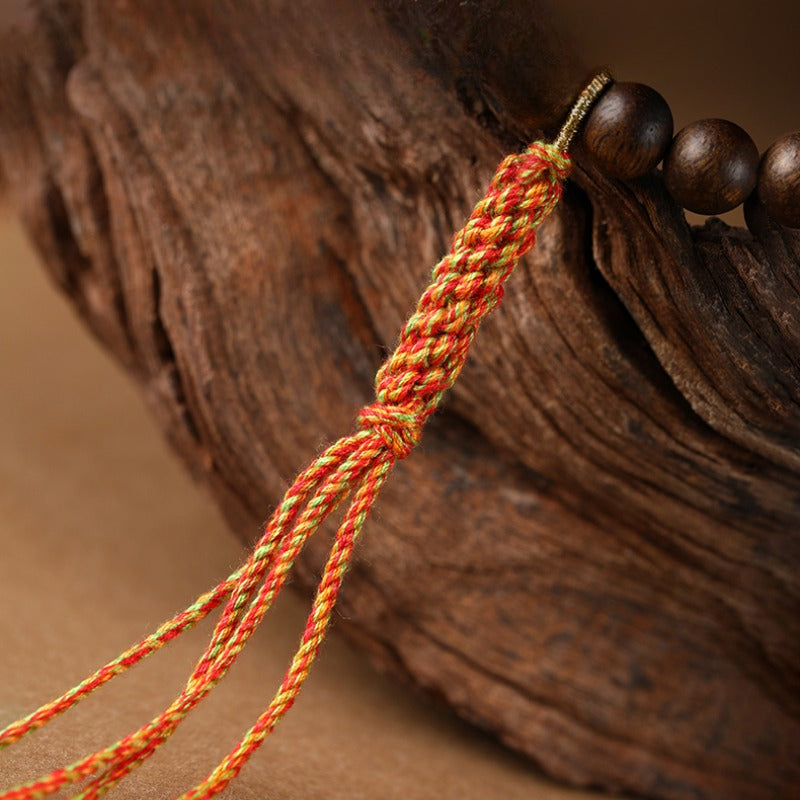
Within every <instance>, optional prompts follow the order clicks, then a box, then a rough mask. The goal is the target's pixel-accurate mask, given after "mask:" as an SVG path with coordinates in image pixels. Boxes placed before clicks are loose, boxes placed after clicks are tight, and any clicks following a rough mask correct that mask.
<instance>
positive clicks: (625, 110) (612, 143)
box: [583, 83, 800, 228]
mask: <svg viewBox="0 0 800 800" xmlns="http://www.w3.org/2000/svg"><path fill="white" fill-rule="evenodd" d="M672 132H673V123H672V112H671V111H670V108H669V105H668V104H667V101H666V100H665V99H664V98H663V97H662V96H661V95H660V94H659V93H658V92H657V91H656V90H655V89H652V88H651V87H649V86H645V85H644V84H641V83H614V84H612V85H611V86H609V87H608V88H607V89H606V90H605V92H604V93H603V94H602V96H601V97H600V98H599V99H598V101H597V103H596V104H595V105H594V107H593V108H592V111H591V113H590V114H589V116H588V118H587V120H586V123H585V127H584V131H583V145H584V149H585V151H586V153H587V155H588V157H589V160H590V161H591V163H592V164H594V165H595V166H597V167H598V168H599V169H600V170H601V171H602V172H603V173H605V174H606V175H608V176H609V177H612V178H616V179H619V180H632V179H635V178H638V177H641V176H642V175H645V174H646V173H648V172H650V171H651V170H653V169H654V168H655V167H656V166H657V164H658V163H659V162H661V161H662V160H663V166H662V172H661V174H662V176H663V178H664V184H665V186H666V188H667V190H668V191H669V193H670V194H671V195H672V197H673V198H674V199H675V200H676V201H677V202H678V203H679V204H680V205H681V206H683V208H685V209H687V210H688V211H694V212H696V213H698V214H722V213H724V212H725V211H730V210H731V209H733V208H735V207H736V206H738V205H739V204H740V203H743V202H744V201H745V200H747V199H748V198H749V197H751V196H753V197H755V199H757V201H758V202H760V203H762V204H763V205H764V207H765V208H766V210H767V213H768V214H769V215H770V217H772V219H773V220H775V222H778V223H780V224H781V225H784V226H786V227H789V228H800V131H795V132H794V133H789V134H786V135H785V136H782V137H781V138H780V139H778V140H777V141H776V142H774V143H773V144H772V145H771V146H770V147H769V149H768V150H767V151H766V152H765V153H764V155H763V156H762V157H761V158H760V159H759V155H758V149H757V148H756V145H755V143H754V142H753V140H752V139H751V138H750V136H749V135H748V133H747V132H746V131H745V130H743V129H742V128H740V127H739V126H738V125H736V124H735V123H733V122H729V121H728V120H724V119H702V120H697V121H696V122H692V123H690V124H689V125H687V126H686V127H685V128H682V129H681V130H680V131H679V132H678V134H677V135H676V136H675V137H674V138H673V136H672Z"/></svg>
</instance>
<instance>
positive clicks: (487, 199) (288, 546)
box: [0, 142, 571, 800]
mask: <svg viewBox="0 0 800 800" xmlns="http://www.w3.org/2000/svg"><path fill="white" fill-rule="evenodd" d="M564 146H565V145H563V144H562V146H555V145H551V144H547V143H543V142H534V143H533V144H531V145H530V146H529V147H528V148H527V149H526V150H525V151H524V152H522V153H518V154H513V155H510V156H508V157H507V158H505V159H504V160H503V162H502V163H501V164H500V166H499V167H498V169H497V172H496V174H495V176H494V178H493V180H492V182H491V185H490V186H489V189H488V191H487V193H486V195H485V196H484V198H483V199H482V200H481V201H480V202H479V203H478V204H477V205H476V206H475V209H474V210H473V212H472V215H471V216H470V218H469V220H468V221H467V223H466V225H465V226H464V228H463V229H462V230H461V231H459V232H458V233H457V234H456V235H455V237H454V238H453V242H452V245H451V248H450V251H449V252H448V253H447V255H445V256H444V258H443V259H442V260H441V261H440V262H439V263H438V264H437V265H436V267H435V268H434V270H433V277H432V281H431V283H430V285H429V286H428V287H427V289H426V290H425V292H424V293H423V294H422V296H421V298H420V299H419V302H418V304H417V307H416V309H415V311H414V313H413V314H412V315H411V317H410V318H409V320H408V321H407V323H406V324H405V326H404V328H403V330H402V332H401V335H400V339H399V342H398V344H397V347H396V349H395V351H394V352H393V353H392V355H391V356H390V357H389V359H388V360H387V361H386V362H385V363H384V364H383V366H382V367H381V368H380V370H379V371H378V374H377V376H376V381H375V401H374V402H373V403H371V404H370V405H368V406H366V407H364V408H363V409H362V410H361V411H360V413H359V414H358V416H357V429H356V431H355V432H354V433H352V434H350V435H349V436H345V437H343V438H342V439H339V440H338V441H337V442H335V443H334V444H333V445H331V446H330V447H329V448H327V449H326V450H325V451H324V452H323V453H322V454H321V455H320V456H318V458H317V459H315V460H314V461H313V462H312V463H311V464H310V465H309V466H308V467H307V468H306V469H305V470H304V471H303V472H301V473H300V475H299V476H298V477H297V478H296V479H295V482H294V483H293V484H292V486H291V487H290V488H289V489H288V491H287V492H286V494H285V496H284V498H283V500H282V502H281V503H280V504H279V505H278V507H277V508H276V510H275V512H274V513H273V515H272V517H271V518H270V520H269V523H268V524H267V526H266V529H265V531H264V534H263V536H262V537H261V539H260V540H259V542H258V543H257V544H256V546H255V548H254V549H253V551H252V553H251V554H250V556H249V558H248V559H247V561H246V562H245V563H244V565H243V566H242V567H240V568H239V569H238V570H237V571H236V572H234V573H233V574H231V575H230V576H229V577H228V578H226V579H225V580H224V581H222V583H220V584H219V585H218V586H217V587H216V588H214V589H213V590H211V591H210V592H208V593H206V594H204V595H201V597H199V598H198V599H197V600H196V601H195V602H194V603H192V604H191V605H190V606H189V607H188V608H186V609H185V610H184V611H182V612H181V613H180V614H178V615H177V616H175V617H173V619H171V620H169V621H168V622H166V623H164V624H163V625H162V626H161V627H160V628H158V630H156V631H155V632H154V633H153V634H151V635H150V636H148V637H146V638H145V639H143V640H142V641H141V642H139V643H138V644H136V645H134V646H133V647H131V648H130V649H129V650H127V651H125V653H123V654H122V655H121V656H119V657H118V658H116V659H114V660H113V661H111V662H109V663H108V664H106V665H105V666H104V667H102V668H101V669H99V670H98V671H97V672H95V673H94V674H93V675H91V676H90V677H89V678H87V679H86V680H85V681H83V682H82V683H81V684H79V685H78V686H76V687H75V688H74V689H71V690H70V691H68V692H67V693H66V694H64V695H63V696H62V697H60V698H58V699H56V700H54V701H52V702H51V703H48V704H46V705H44V706H42V707H41V708H40V709H38V710H37V711H35V712H33V713H32V714H30V715H28V716H27V717H25V718H23V719H21V720H19V721H17V722H15V723H12V724H11V725H9V726H8V727H7V728H6V729H5V730H3V731H0V749H2V748H3V747H5V746H7V745H9V744H11V743H13V742H15V741H17V740H18V739H20V738H21V737H23V736H25V735H26V734H28V733H30V732H32V731H34V730H36V729H37V728H39V727H41V726H42V725H43V724H45V723H46V722H47V721H49V720H50V719H52V718H53V717H55V716H57V715H58V714H60V713H62V712H63V711H66V710H67V709H68V708H70V707H71V706H73V705H74V704H75V703H77V702H78V701H80V700H81V699H82V698H83V697H85V696H86V695H88V694H89V693H91V692H92V691H94V690H95V689H96V688H98V687H99V686H101V685H102V684H104V683H105V682H107V681H108V680H110V679H111V678H112V677H115V676H116V675H118V674H120V673H122V672H124V671H125V670H126V669H128V668H130V667H131V666H133V665H134V664H136V663H138V662H139V661H141V660H142V659H143V658H146V657H147V656H148V655H150V654H151V653H153V652H155V651H156V650H157V649H159V648H160V647H162V646H163V645H164V644H166V643H167V642H168V641H170V640H171V639H173V638H175V637H176V636H178V635H180V634H181V633H183V632H184V631H186V630H188V629H189V628H191V627H192V626H193V625H195V624H196V623H197V622H199V621H200V620H201V619H203V618H204V617H205V616H207V615H208V614H209V613H210V612H211V611H213V610H214V609H215V608H217V607H218V606H220V605H222V603H223V602H224V603H225V606H224V608H223V611H222V614H221V616H220V619H219V621H218V622H217V624H216V627H215V629H214V632H213V634H212V637H211V640H210V642H209V644H208V646H207V648H206V650H205V651H204V652H203V654H202V655H201V657H200V658H199V660H198V661H197V664H196V665H195V667H194V669H193V671H192V673H191V675H190V676H189V678H188V680H187V682H186V684H185V686H184V687H183V689H182V690H181V692H180V693H179V694H178V695H177V696H176V698H175V700H174V701H173V702H172V703H171V704H170V705H169V706H168V707H167V708H166V709H165V710H164V711H163V712H161V713H160V714H159V715H157V716H156V717H154V718H153V719H151V720H150V721H149V722H147V723H145V724H143V725H142V726H141V727H139V728H138V729H137V730H135V731H133V732H131V733H130V734H128V735H127V736H126V737H124V738H123V739H120V740H119V741H117V742H115V743H114V744H112V745H110V746H109V747H106V748H103V749H101V750H98V751H97V752H95V753H91V754H89V755H87V756H86V757H84V758H82V759H80V760H78V761H76V762H74V763H73V764H70V765H67V766H65V767H61V768H58V769H54V770H53V771H52V772H50V773H48V774H47V775H44V776H43V777H41V778H39V779H37V780H33V781H31V782H29V783H26V784H23V785H21V786H18V787H16V788H15V789H11V790H9V791H7V792H5V793H4V794H0V800H34V799H35V798H43V797H46V796H48V795H51V794H53V793H54V792H56V791H58V790H59V789H61V788H63V787H65V786H68V785H71V784H76V783H79V782H84V781H87V780H88V782H87V783H84V785H83V787H82V788H79V791H78V793H77V794H75V795H73V798H81V800H92V799H94V798H99V797H101V796H102V795H103V794H105V792H107V791H108V790H109V789H111V788H112V787H113V786H115V785H116V784H117V783H118V782H119V781H120V780H122V779H123V778H124V777H125V776H126V775H127V774H128V773H130V771H131V770H133V769H134V768H135V767H137V766H139V765H140V764H141V763H143V762H144V761H145V760H146V759H147V758H149V757H150V756H151V755H152V754H153V753H154V752H155V751H156V750H157V749H158V747H160V746H161V745H162V744H163V743H164V742H165V741H166V740H167V739H168V738H169V737H170V736H171V735H172V734H173V733H174V731H175V730H176V729H177V727H178V726H179V725H180V723H181V722H182V721H183V720H184V719H185V718H186V716H187V715H188V714H189V713H190V712H191V711H192V710H193V709H194V708H195V707H196V706H197V705H198V703H199V702H200V701H201V700H202V699H203V698H204V697H206V696H207V694H208V693H209V692H210V691H211V689H213V687H214V686H215V685H216V684H217V683H218V682H219V681H220V680H221V679H222V677H223V676H224V675H225V674H226V673H227V671H228V670H229V669H230V667H231V666H232V665H233V663H234V662H235V660H236V658H237V657H238V656H239V654H240V653H241V651H242V649H243V647H244V646H245V644H246V643H247V641H248V640H249V638H250V636H251V635H252V634H253V632H254V631H255V629H256V628H257V627H258V625H259V623H260V622H261V620H262V619H263V617H264V614H265V613H266V611H267V610H268V609H269V607H270V606H271V604H272V602H273V600H274V598H275V596H276V595H277V593H278V592H279V591H280V589H281V587H282V586H283V584H284V582H285V580H286V578H287V576H288V573H289V571H290V569H291V567H292V565H293V564H294V561H295V560H296V558H297V556H298V554H299V553H300V551H301V549H302V547H303V545H304V544H305V542H306V541H307V539H308V537H309V536H311V535H312V534H313V533H314V532H315V531H316V530H317V529H318V528H319V526H320V524H321V523H322V522H323V520H325V519H326V518H327V517H328V516H329V515H330V514H331V513H332V512H333V511H334V509H335V508H336V507H337V506H339V505H340V504H341V503H343V502H344V501H345V500H346V499H348V498H349V499H350V503H349V505H348V506H347V508H346V510H345V511H344V514H343V516H342V521H341V523H340V525H339V528H338V531H337V533H336V537H335V539H334V543H333V546H332V549H331V553H330V556H329V558H328V561H327V564H326V566H325V569H324V572H323V575H322V578H321V580H320V584H319V588H318V590H317V594H316V596H315V598H314V601H313V604H312V607H311V612H310V614H309V617H308V620H307V623H306V627H305V631H304V633H303V636H302V638H301V641H300V644H299V647H298V649H297V652H296V654H295V656H294V658H293V659H292V662H291V664H290V666H289V668H288V670H287V672H286V674H285V676H284V679H283V681H282V683H281V685H280V687H279V688H278V690H277V692H276V694H275V695H274V697H273V698H272V700H271V701H270V703H269V704H268V705H267V707H266V709H265V710H264V712H263V713H262V714H261V715H260V716H259V717H258V719H257V720H256V721H255V723H254V724H253V726H252V727H251V728H250V729H249V730H248V731H247V733H246V734H245V735H244V737H243V738H242V739H241V741H240V742H239V743H238V744H237V745H236V746H235V747H234V748H233V749H232V750H231V751H230V753H229V754H228V755H227V756H226V757H225V758H224V759H223V760H222V762H221V763H220V764H219V765H218V766H217V767H216V768H215V769H214V770H213V771H212V772H211V773H210V774H209V775H208V777H207V778H206V779H205V780H203V781H202V782H201V783H200V784H198V785H197V786H195V787H194V788H193V789H191V790H189V791H188V792H186V793H185V794H184V795H182V796H181V800H202V799H205V798H210V797H212V796H214V795H215V794H217V793H218V792H220V791H222V789H224V788H225V786H227V785H228V783H229V782H230V781H231V780H232V779H233V778H234V777H235V776H236V775H237V774H238V773H239V771H240V770H241V768H242V767H243V766H244V764H245V763H246V762H247V760H248V759H249V758H250V756H251V755H252V754H253V753H254V752H255V751H256V750H257V749H258V747H259V746H260V745H261V743H262V742H263V741H264V739H265V738H266V736H267V735H269V733H270V732H271V731H272V730H273V729H274V727H275V726H276V725H277V723H278V722H279V721H280V720H281V718H282V717H283V716H284V715H285V714H286V712H287V711H288V710H289V708H291V706H292V704H293V703H294V701H295V698H296V697H297V693H298V692H299V690H300V687H301V686H302V684H303V682H304V681H305V679H306V677H307V675H308V672H309V669H310V667H311V664H312V663H313V661H314V658H315V657H316V654H317V652H318V650H319V647H320V645H321V643H322V640H323V638H324V636H325V632H326V630H327V628H328V625H329V622H330V618H331V613H332V611H333V607H334V605H335V603H336V598H337V595H338V592H339V589H340V586H341V582H342V579H343V577H344V574H345V572H346V571H347V567H348V565H349V563H350V559H351V557H352V552H353V546H354V544H355V541H356V539H357V537H358V535H359V533H360V531H361V529H362V527H363V525H364V521H365V520H366V517H367V515H368V513H369V510H370V508H371V507H372V505H373V503H374V501H375V498H376V497H377V495H378V492H379V491H380V489H381V487H382V485H383V483H384V482H385V480H386V478H387V477H388V474H389V472H390V471H391V468H392V466H393V465H394V463H395V462H396V461H397V460H398V459H402V458H405V457H406V456H408V455H409V453H410V452H411V450H413V448H414V447H415V446H416V444H417V443H418V442H419V439H420V436H421V434H422V428H423V426H424V424H425V421H426V420H427V419H428V417H429V416H430V415H431V414H432V413H433V412H434V411H435V409H436V408H437V406H438V405H439V403H440V402H441V399H442V396H443V395H444V393H445V392H446V391H447V389H449V388H450V387H451V386H452V385H453V383H454V381H455V380H456V378H457V377H458V375H459V373H460V371H461V369H462V367H463V366H464V362H465V360H466V357H467V352H468V350H469V346H470V344H471V343H472V340H473V338H474V337H475V334H476V332H477V330H478V327H479V326H480V323H481V321H482V320H483V319H484V318H485V317H486V315H487V314H488V313H489V312H491V310H492V309H493V308H495V307H496V305H497V304H498V303H499V302H500V301H501V300H502V297H503V287H504V284H505V281H506V280H507V279H508V276H509V275H510V274H511V271H512V270H513V268H514V266H515V265H516V263H517V261H518V260H519V258H520V257H521V256H522V255H523V254H524V253H525V252H526V251H527V250H529V249H530V248H531V247H532V246H533V244H534V241H535V230H536V228H537V226H538V225H539V224H540V223H541V222H542V220H543V219H545V217H546V216H547V215H548V214H549V213H550V212H551V211H552V210H553V208H554V207H555V205H556V204H557V203H558V201H559V199H560V197H561V191H562V182H563V181H564V179H565V178H566V176H567V174H568V172H569V169H570V166H571V162H570V159H569V156H568V155H567V153H566V152H564V149H563V148H564Z"/></svg>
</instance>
